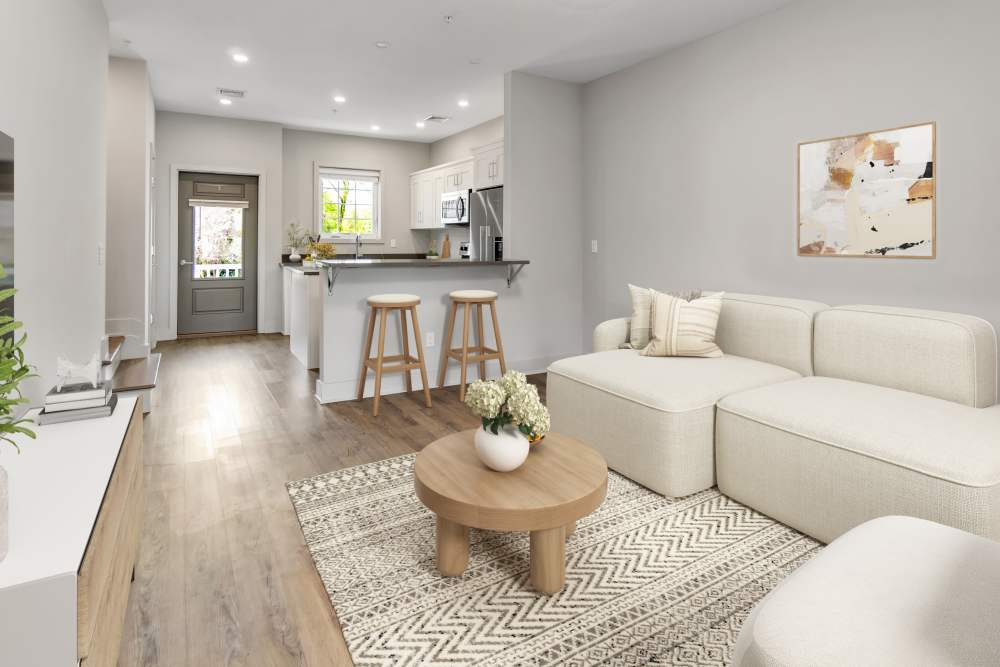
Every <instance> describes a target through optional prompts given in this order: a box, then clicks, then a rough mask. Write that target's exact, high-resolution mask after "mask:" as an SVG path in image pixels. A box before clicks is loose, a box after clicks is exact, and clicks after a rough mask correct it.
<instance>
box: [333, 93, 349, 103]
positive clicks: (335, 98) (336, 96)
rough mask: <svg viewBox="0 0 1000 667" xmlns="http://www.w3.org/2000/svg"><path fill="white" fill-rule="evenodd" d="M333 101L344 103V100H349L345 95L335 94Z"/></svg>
mask: <svg viewBox="0 0 1000 667" xmlns="http://www.w3.org/2000/svg"><path fill="white" fill-rule="evenodd" d="M333 101H334V102H336V103H337V104H343V103H344V102H346V101H347V98H346V97H344V96H343V95H334V96H333Z"/></svg>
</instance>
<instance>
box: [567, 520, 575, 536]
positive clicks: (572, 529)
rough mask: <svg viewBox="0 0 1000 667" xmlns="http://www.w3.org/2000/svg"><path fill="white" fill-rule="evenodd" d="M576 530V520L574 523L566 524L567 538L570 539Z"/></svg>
mask: <svg viewBox="0 0 1000 667" xmlns="http://www.w3.org/2000/svg"><path fill="white" fill-rule="evenodd" d="M575 532H576V521H574V522H573V523H567V524H566V539H567V540H568V539H569V538H570V536H571V535H572V534H573V533H575Z"/></svg>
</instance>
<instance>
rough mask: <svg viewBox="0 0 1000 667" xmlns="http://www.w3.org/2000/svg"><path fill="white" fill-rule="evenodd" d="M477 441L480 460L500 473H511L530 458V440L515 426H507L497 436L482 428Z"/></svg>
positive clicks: (478, 431) (477, 435) (479, 430)
mask: <svg viewBox="0 0 1000 667" xmlns="http://www.w3.org/2000/svg"><path fill="white" fill-rule="evenodd" d="M475 441H476V454H477V455H479V460H480V461H482V462H483V463H484V464H486V466H487V467H488V468H492V469H493V470H496V471H498V472H510V471H511V470H514V469H516V468H518V467H519V466H520V465H521V464H522V463H524V461H525V459H527V458H528V449H529V444H528V438H526V437H525V435H524V434H523V433H521V432H520V431H518V430H517V428H516V427H514V426H505V427H504V428H502V429H500V432H499V433H497V434H496V435H494V434H493V433H492V432H490V431H487V430H486V429H483V428H480V429H478V430H477V431H476V437H475Z"/></svg>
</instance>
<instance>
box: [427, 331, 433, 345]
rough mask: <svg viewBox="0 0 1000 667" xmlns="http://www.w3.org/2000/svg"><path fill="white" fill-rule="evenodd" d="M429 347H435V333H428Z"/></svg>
mask: <svg viewBox="0 0 1000 667" xmlns="http://www.w3.org/2000/svg"><path fill="white" fill-rule="evenodd" d="M427 347H434V332H433V331H428V332H427Z"/></svg>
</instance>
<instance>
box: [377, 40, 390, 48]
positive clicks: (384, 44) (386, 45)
mask: <svg viewBox="0 0 1000 667" xmlns="http://www.w3.org/2000/svg"><path fill="white" fill-rule="evenodd" d="M375 46H376V48H379V49H388V48H389V46H390V44H389V42H386V41H384V40H381V39H380V40H379V41H377V42H375Z"/></svg>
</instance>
